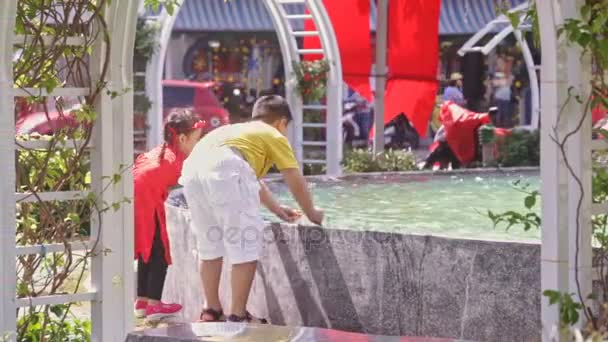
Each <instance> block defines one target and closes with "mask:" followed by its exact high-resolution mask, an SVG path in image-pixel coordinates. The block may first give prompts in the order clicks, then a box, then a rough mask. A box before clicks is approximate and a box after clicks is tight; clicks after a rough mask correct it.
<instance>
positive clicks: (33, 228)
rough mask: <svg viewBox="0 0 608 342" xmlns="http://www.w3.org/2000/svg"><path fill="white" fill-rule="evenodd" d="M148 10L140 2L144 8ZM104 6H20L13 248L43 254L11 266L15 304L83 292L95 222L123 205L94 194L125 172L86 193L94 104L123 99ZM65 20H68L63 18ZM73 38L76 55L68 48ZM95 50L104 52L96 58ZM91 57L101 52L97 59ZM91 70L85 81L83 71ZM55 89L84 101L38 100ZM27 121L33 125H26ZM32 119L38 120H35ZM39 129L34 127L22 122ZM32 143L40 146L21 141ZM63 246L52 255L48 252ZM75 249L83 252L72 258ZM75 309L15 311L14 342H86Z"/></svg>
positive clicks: (89, 1)
mask: <svg viewBox="0 0 608 342" xmlns="http://www.w3.org/2000/svg"><path fill="white" fill-rule="evenodd" d="M146 1H148V0H146ZM109 3H110V1H109V0H62V1H52V0H19V1H18V2H17V12H16V23H15V34H16V35H17V37H22V39H21V40H20V41H18V42H17V44H16V45H15V48H14V52H15V57H16V58H14V61H13V74H14V81H15V85H16V86H17V87H18V88H20V89H21V90H23V91H24V93H25V94H24V96H22V97H17V98H15V112H14V115H15V121H16V122H17V126H18V130H17V135H16V136H15V144H16V145H17V146H19V147H20V148H19V150H18V151H17V152H16V156H15V160H16V185H15V191H16V192H19V193H22V194H23V195H22V196H19V197H18V200H17V203H16V227H15V228H16V229H15V230H16V236H15V241H16V244H17V246H18V247H27V246H41V247H40V250H41V253H39V254H26V255H20V256H18V257H17V260H16V261H17V284H16V289H17V293H16V296H17V298H20V299H27V298H35V297H41V296H52V295H64V294H75V293H79V292H85V291H86V289H84V283H85V280H86V277H87V274H88V269H89V263H90V260H91V257H92V256H93V255H94V254H93V251H94V250H95V249H96V248H97V244H98V240H97V239H98V238H99V234H95V235H94V236H93V234H92V232H93V231H96V230H97V231H99V229H101V227H102V225H101V223H102V220H103V213H105V212H107V211H110V210H116V209H118V208H120V206H121V205H122V203H124V202H125V201H129V200H130V199H122V200H119V201H117V202H115V203H102V202H101V201H100V198H101V197H100V196H101V194H102V193H103V192H104V191H106V190H107V189H108V188H109V187H111V186H112V185H113V184H116V183H118V182H120V181H121V179H122V177H121V175H122V173H124V172H126V171H127V170H128V166H124V167H121V168H120V169H119V170H116V171H115V172H116V173H115V174H113V175H106V177H104V179H103V180H101V181H102V184H103V187H102V189H101V190H96V189H93V188H92V187H91V183H92V179H91V172H90V165H91V160H90V143H91V140H92V136H93V128H94V127H93V126H94V123H95V122H96V119H97V117H98V113H97V112H96V111H95V108H96V107H95V106H96V103H97V102H98V100H99V98H100V96H102V95H103V96H110V97H112V98H114V97H117V96H121V95H122V94H124V93H125V92H126V91H128V90H127V89H112V88H110V87H109V86H108V75H109V74H108V72H109V53H110V51H111V36H110V29H109V23H108V22H106V20H105V18H104V13H105V9H106V8H107V6H108V5H109ZM66 13H69V14H70V15H66ZM74 38H77V39H79V40H80V41H81V42H82V43H81V44H79V45H77V46H72V45H69V44H66V43H67V42H68V41H69V40H70V39H74ZM101 44H103V45H104V46H105V47H106V48H105V49H103V50H102V49H99V47H100V46H101ZM93 51H97V52H100V51H104V52H103V53H104V55H102V56H100V57H101V59H100V60H101V61H102V63H103V64H102V65H98V64H92V63H98V59H96V58H93V56H92V55H91V53H92V52H93ZM93 70H94V71H95V74H92V72H91V71H93ZM59 87H66V88H86V89H89V90H90V91H89V95H86V96H40V92H38V91H37V90H34V91H32V90H31V89H43V90H45V91H47V92H48V93H52V92H53V91H54V90H55V89H57V88H59ZM30 119H31V120H34V121H31V120H30ZM36 120H37V121H36ZM31 122H37V123H38V124H37V125H31V124H29V123H31ZM34 140H40V141H44V142H45V144H40V145H39V146H43V147H31V146H32V145H31V144H28V142H31V141H34ZM67 191H73V192H75V193H84V194H87V195H85V196H83V197H74V199H72V200H67V201H57V200H51V201H49V200H45V196H44V195H43V193H44V192H67ZM48 245H58V246H63V247H64V250H63V251H60V252H58V251H57V249H54V250H51V249H48V248H47V247H46V246H48ZM74 246H84V248H83V249H78V250H75V249H74V248H73V247H74ZM78 306H80V304H78V303H67V304H61V305H39V306H34V305H32V306H28V307H22V308H19V309H18V312H17V313H16V316H15V319H16V321H17V331H16V334H17V336H16V339H17V340H18V341H84V340H89V339H90V324H89V323H88V319H87V318H86V317H82V315H78V314H77V311H79V310H77V309H78Z"/></svg>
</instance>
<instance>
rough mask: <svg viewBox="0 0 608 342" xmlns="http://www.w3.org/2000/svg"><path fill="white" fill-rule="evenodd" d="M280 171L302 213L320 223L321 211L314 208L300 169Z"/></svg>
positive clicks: (321, 219) (321, 218)
mask: <svg viewBox="0 0 608 342" xmlns="http://www.w3.org/2000/svg"><path fill="white" fill-rule="evenodd" d="M281 173H282V174H283V179H284V180H285V183H286V184H287V186H288V187H289V190H290V191H291V193H292V194H293V197H294V198H295V200H296V202H298V204H299V205H300V208H302V211H304V214H305V215H306V216H307V217H308V219H309V220H310V221H312V222H313V223H316V224H319V225H320V224H321V222H323V211H321V210H318V209H316V208H315V206H314V204H313V202H312V196H311V194H310V192H309V191H308V186H307V184H306V179H304V176H303V175H302V173H301V172H300V169H299V168H288V169H283V170H281Z"/></svg>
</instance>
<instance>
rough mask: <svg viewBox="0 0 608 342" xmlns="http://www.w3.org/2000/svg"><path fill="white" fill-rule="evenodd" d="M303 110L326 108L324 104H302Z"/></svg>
mask: <svg viewBox="0 0 608 342" xmlns="http://www.w3.org/2000/svg"><path fill="white" fill-rule="evenodd" d="M302 109H304V110H326V109H327V106H326V105H302Z"/></svg>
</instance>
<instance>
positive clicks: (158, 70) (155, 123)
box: [139, 0, 184, 147]
mask: <svg viewBox="0 0 608 342" xmlns="http://www.w3.org/2000/svg"><path fill="white" fill-rule="evenodd" d="M183 3H184V0H177V4H176V8H177V10H179V8H180V7H181V6H182V4H183ZM142 4H143V1H142ZM139 11H140V15H142V14H143V13H144V12H145V8H144V7H143V6H141V7H140V9H139ZM176 18H177V13H174V14H173V15H170V14H169V12H167V9H166V8H164V7H163V8H162V9H161V12H160V13H159V14H158V15H157V16H154V17H153V21H155V22H157V23H158V24H159V25H160V28H161V29H160V31H159V32H158V37H157V40H158V42H159V46H158V50H157V51H156V52H155V53H154V54H153V55H152V57H151V58H150V60H149V61H148V65H147V66H146V95H147V96H148V98H149V99H150V101H151V102H152V107H150V110H149V111H148V118H149V120H148V123H149V124H150V131H149V132H148V134H147V137H146V138H147V144H148V146H149V147H151V146H157V145H159V144H160V143H162V139H163V138H162V136H163V85H162V80H163V69H164V66H165V57H166V56H167V47H168V46H169V39H170V38H171V32H172V31H173V25H174V24H175V19H176ZM149 19H152V18H149Z"/></svg>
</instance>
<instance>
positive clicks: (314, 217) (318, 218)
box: [307, 208, 325, 226]
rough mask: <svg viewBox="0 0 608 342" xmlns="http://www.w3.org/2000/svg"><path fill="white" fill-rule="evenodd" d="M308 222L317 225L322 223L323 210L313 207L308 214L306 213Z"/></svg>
mask: <svg viewBox="0 0 608 342" xmlns="http://www.w3.org/2000/svg"><path fill="white" fill-rule="evenodd" d="M307 216H308V219H309V220H310V222H312V223H314V224H318V225H319V226H320V225H321V224H322V223H323V218H324V217H325V212H324V211H323V210H321V209H317V208H315V209H314V210H313V211H312V212H311V213H310V214H308V215H307Z"/></svg>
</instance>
